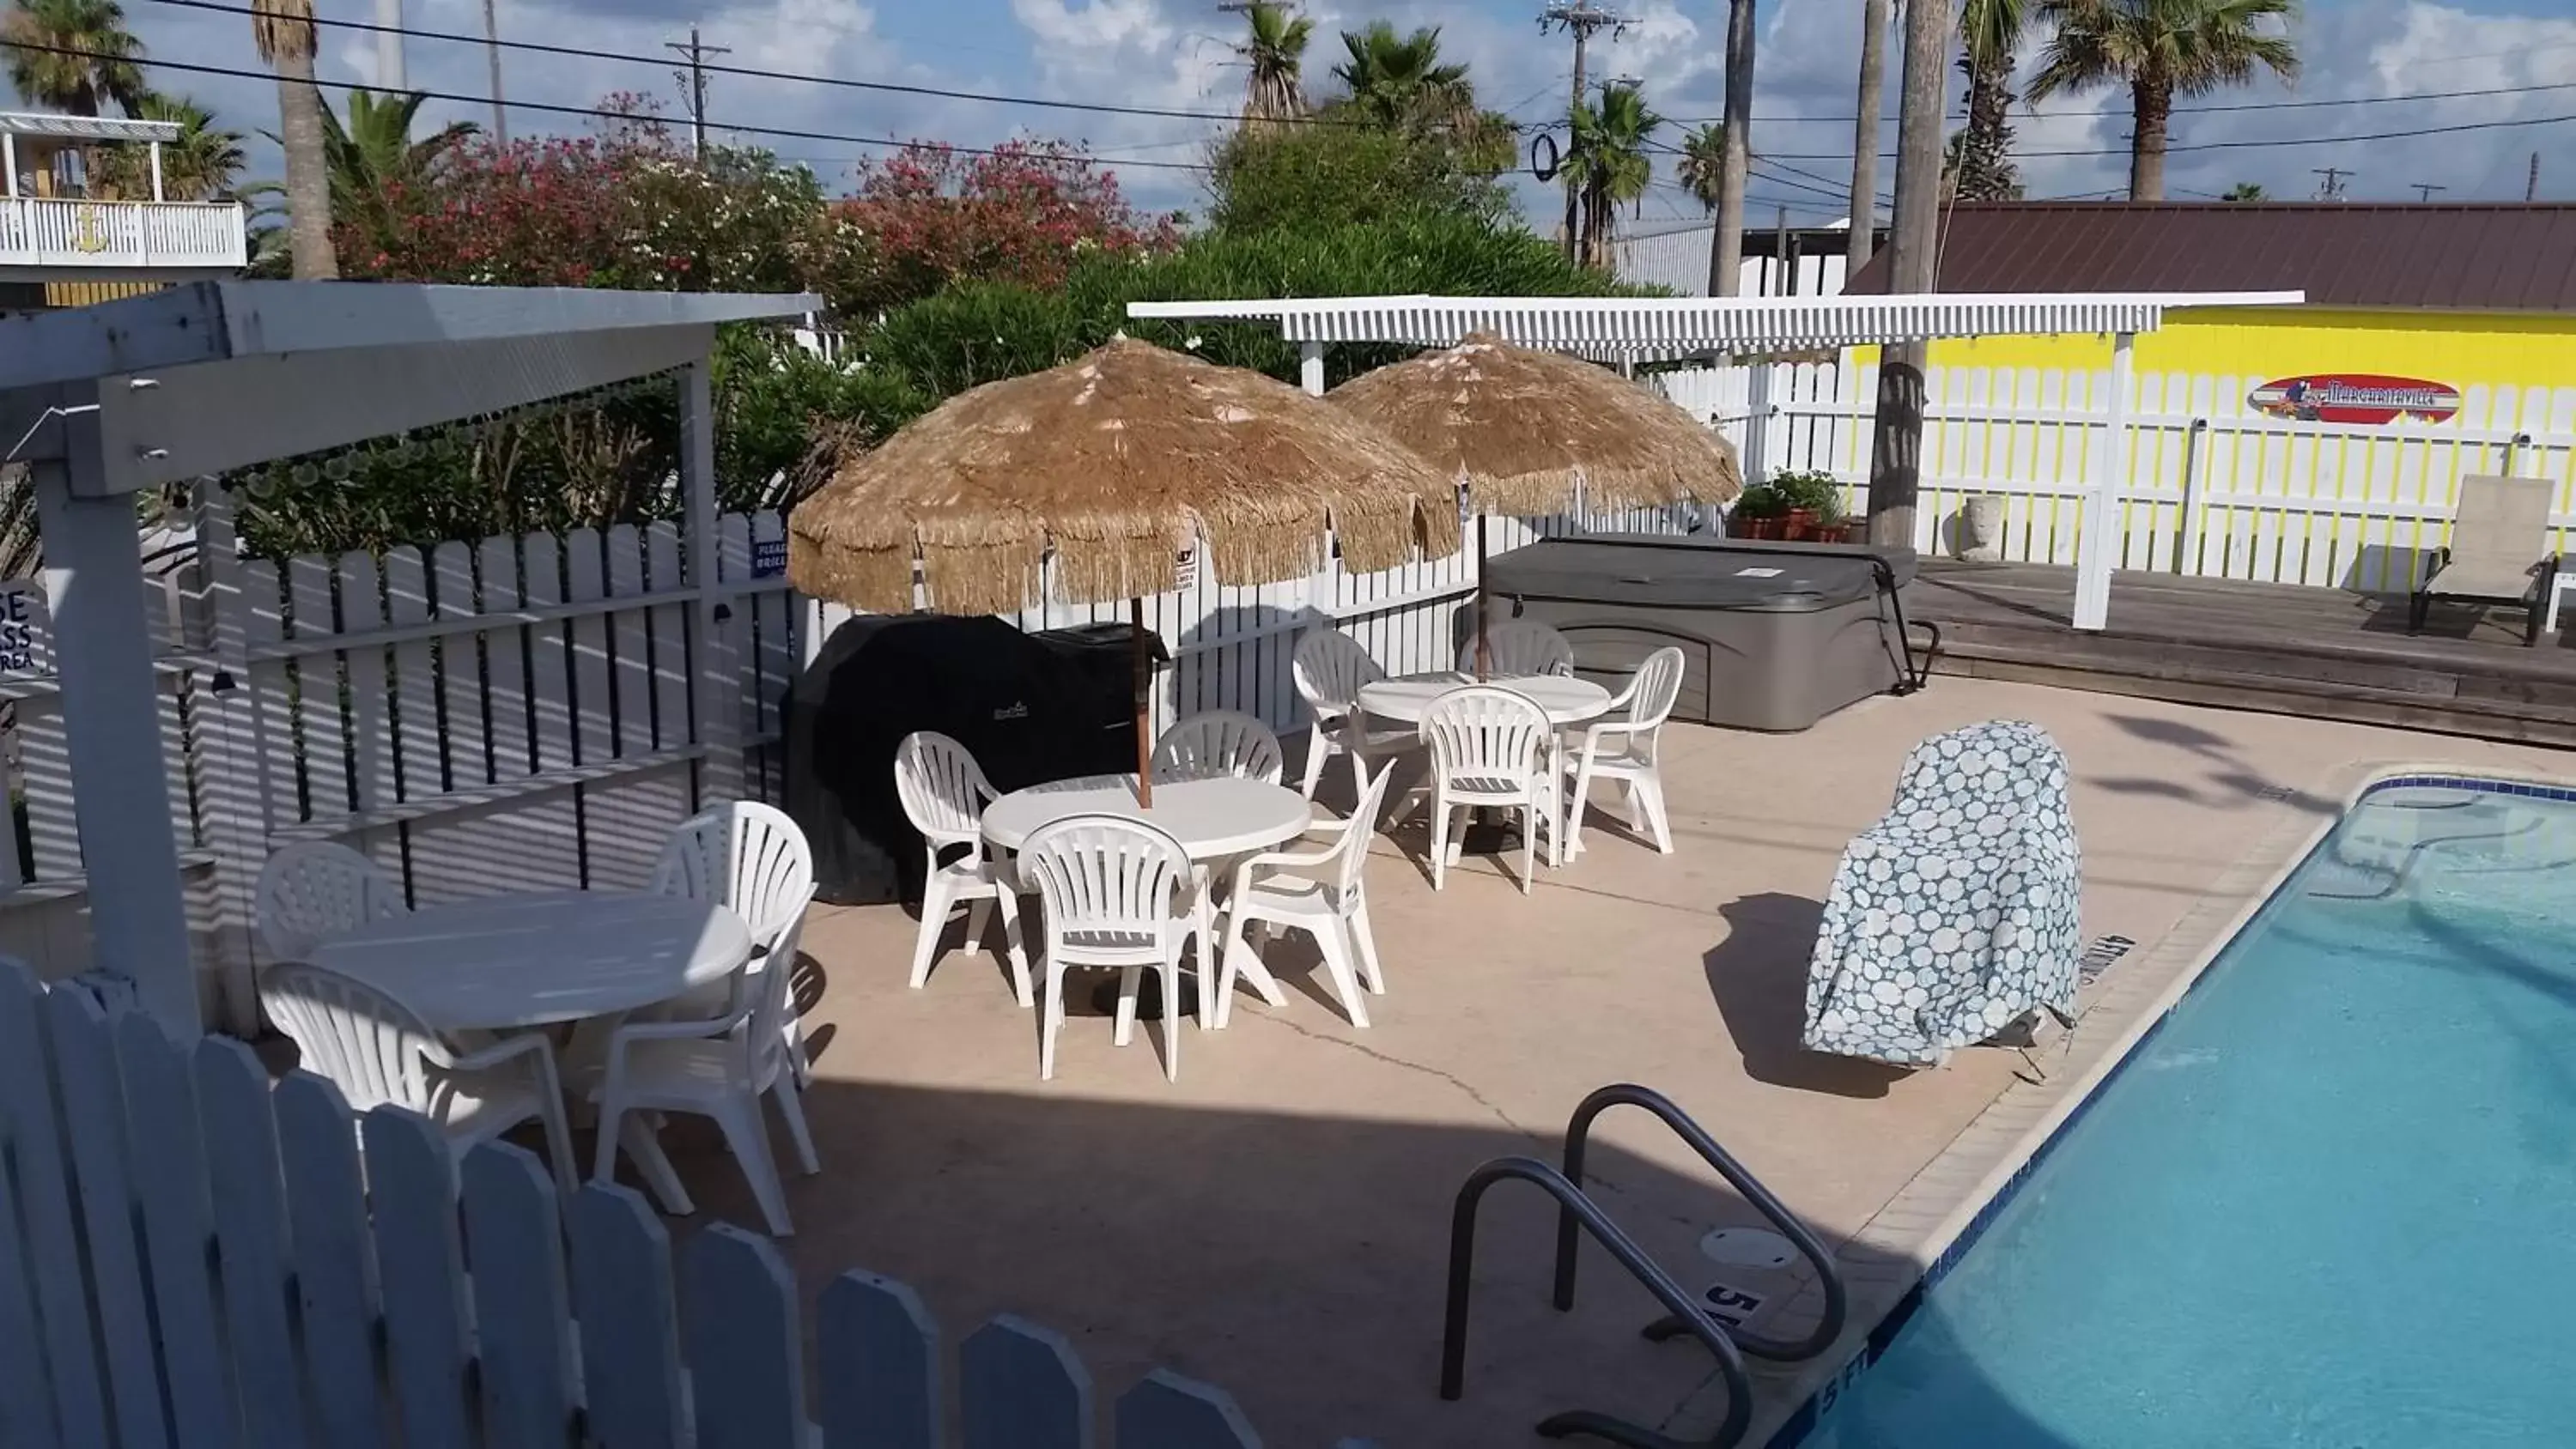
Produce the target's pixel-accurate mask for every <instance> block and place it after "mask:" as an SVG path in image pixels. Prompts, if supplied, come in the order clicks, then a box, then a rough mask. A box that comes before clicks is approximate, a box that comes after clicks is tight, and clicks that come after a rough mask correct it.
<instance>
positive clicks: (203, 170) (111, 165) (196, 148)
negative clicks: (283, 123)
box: [100, 94, 244, 201]
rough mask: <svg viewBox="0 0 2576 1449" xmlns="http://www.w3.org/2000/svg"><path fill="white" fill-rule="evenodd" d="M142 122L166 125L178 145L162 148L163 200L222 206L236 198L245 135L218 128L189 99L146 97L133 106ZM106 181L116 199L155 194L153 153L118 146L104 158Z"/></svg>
mask: <svg viewBox="0 0 2576 1449" xmlns="http://www.w3.org/2000/svg"><path fill="white" fill-rule="evenodd" d="M134 115H135V118H136V119H138V120H144V121H168V122H170V123H171V124H172V125H175V126H177V127H178V128H179V139H177V140H175V141H164V142H162V143H161V194H162V195H163V196H164V197H165V198H167V199H169V200H171V201H220V200H222V199H224V198H226V197H229V196H231V195H233V194H234V184H235V183H236V182H237V181H239V179H240V177H241V170H242V166H243V164H244V161H243V156H242V134H241V133H240V132H239V131H227V130H224V129H223V128H222V127H220V126H217V125H216V124H215V118H214V116H213V115H212V114H211V113H209V112H208V111H207V110H206V108H205V107H203V106H201V105H198V104H197V103H196V102H195V101H192V100H190V99H188V98H187V97H186V96H165V95H157V94H146V95H144V96H142V97H140V98H138V99H137V100H136V101H135V104H134ZM100 160H101V162H102V163H103V171H104V175H105V177H106V179H107V181H108V183H109V184H110V185H112V186H114V187H115V188H116V191H117V194H118V195H120V196H127V197H138V196H150V195H151V194H152V171H151V159H150V153H149V152H147V151H145V150H143V149H142V148H140V147H137V146H118V147H115V148H112V149H108V150H104V151H102V152H101V153H100Z"/></svg>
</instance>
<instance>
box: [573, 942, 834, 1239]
mask: <svg viewBox="0 0 2576 1449" xmlns="http://www.w3.org/2000/svg"><path fill="white" fill-rule="evenodd" d="M803 929H804V915H803V913H802V912H801V911H799V912H798V913H796V914H795V915H794V916H793V917H791V918H790V920H789V922H788V926H787V930H786V933H785V934H784V935H781V936H780V937H779V938H778V941H777V944H776V945H775V946H773V947H772V948H771V949H770V952H769V954H768V955H766V956H761V957H755V958H753V959H752V961H751V962H750V963H749V964H747V965H745V966H744V967H743V969H742V970H740V971H737V972H735V973H734V975H733V978H732V980H733V986H734V989H733V992H732V1001H731V1005H730V1007H729V1009H728V1010H727V1011H726V1012H725V1014H724V1015H723V1016H721V1017H718V1018H716V1019H715V1020H712V1021H638V1022H629V1023H627V1024H626V1025H624V1026H621V1027H619V1028H617V1029H616V1030H615V1031H613V1032H611V1033H609V1037H608V1055H607V1068H606V1071H605V1073H604V1074H603V1075H602V1077H601V1078H600V1082H599V1085H598V1086H597V1087H595V1088H593V1089H592V1091H591V1094H590V1099H591V1100H592V1101H594V1102H596V1103H598V1104H599V1148H598V1156H597V1159H596V1165H595V1166H594V1167H593V1169H592V1171H591V1176H592V1177H593V1178H594V1179H595V1180H597V1181H600V1182H608V1181H612V1180H614V1179H615V1177H616V1175H617V1150H618V1148H619V1147H621V1146H623V1147H624V1148H625V1149H626V1150H627V1153H628V1155H629V1156H632V1157H634V1158H635V1159H636V1166H637V1167H639V1168H641V1169H642V1170H643V1173H644V1178H645V1182H646V1183H647V1185H649V1186H650V1187H652V1189H653V1191H654V1194H655V1195H656V1196H658V1197H659V1198H661V1199H662V1205H663V1206H664V1207H665V1208H667V1209H669V1210H670V1211H672V1212H674V1213H682V1214H686V1213H692V1212H695V1211H697V1207H696V1204H694V1203H692V1202H691V1201H690V1200H689V1195H688V1192H687V1191H686V1190H685V1189H683V1188H682V1187H681V1186H680V1182H679V1177H678V1175H677V1174H675V1173H674V1172H672V1170H671V1163H670V1159H669V1158H667V1157H665V1156H664V1155H663V1153H662V1148H661V1144H660V1143H659V1142H657V1141H656V1140H655V1139H654V1135H653V1127H652V1118H651V1117H650V1115H649V1114H651V1113H655V1112H686V1113H689V1114H691V1115H694V1116H699V1117H710V1118H713V1119H714V1120H715V1124H716V1126H717V1127H718V1128H719V1129H721V1130H722V1131H723V1133H724V1139H725V1146H726V1147H727V1148H729V1149H730V1150H731V1151H732V1153H733V1156H734V1161H736V1162H738V1163H740V1164H742V1175H743V1178H744V1180H746V1181H747V1182H749V1183H750V1184H751V1195H752V1197H753V1199H754V1200H755V1201H757V1202H758V1203H759V1204H760V1216H761V1219H762V1221H763V1222H765V1223H766V1224H767V1225H768V1228H769V1232H770V1235H771V1236H773V1237H780V1238H783V1237H786V1236H788V1235H789V1234H791V1233H793V1232H794V1231H795V1229H794V1227H793V1226H792V1225H791V1224H790V1223H789V1222H788V1219H787V1193H786V1189H785V1188H783V1187H782V1186H781V1185H780V1184H779V1180H778V1162H777V1159H776V1158H775V1157H774V1156H772V1155H771V1153H770V1150H769V1124H768V1122H767V1120H766V1119H765V1118H763V1117H762V1115H761V1111H760V1102H761V1098H763V1097H770V1098H773V1099H775V1100H776V1101H777V1103H778V1115H779V1116H781V1117H784V1118H786V1119H787V1135H788V1137H789V1139H790V1140H792V1141H793V1142H794V1143H795V1146H796V1164H797V1166H798V1167H799V1168H801V1169H803V1170H804V1172H805V1175H806V1176H808V1177H811V1176H812V1175H814V1174H815V1173H817V1172H820V1171H822V1169H823V1165H822V1163H821V1162H820V1161H819V1160H817V1159H816V1157H815V1155H814V1137H813V1134H812V1133H811V1132H810V1131H808V1130H807V1129H806V1126H805V1106H804V1102H803V1099H802V1098H801V1097H799V1095H798V1094H797V1090H796V1072H795V1069H794V1067H793V1066H792V1065H791V1064H790V1063H789V1061H788V1047H787V1020H786V1019H787V1016H788V1014H789V1006H788V988H789V982H788V977H789V974H790V970H791V966H790V963H792V962H793V961H794V960H795V959H796V941H797V937H798V935H799V934H800V933H801V932H802V931H803Z"/></svg>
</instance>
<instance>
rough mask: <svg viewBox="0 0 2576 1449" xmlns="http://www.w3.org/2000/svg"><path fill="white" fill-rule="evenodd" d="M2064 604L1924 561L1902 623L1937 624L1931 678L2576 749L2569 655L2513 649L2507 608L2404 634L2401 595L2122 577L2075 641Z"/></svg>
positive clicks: (2011, 580)
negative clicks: (2014, 683) (2016, 683)
mask: <svg viewBox="0 0 2576 1449" xmlns="http://www.w3.org/2000/svg"><path fill="white" fill-rule="evenodd" d="M2074 599H2075V571H2074V570H2073V569H2071V568H2063V567H2057V566H2053V565H2047V564H1972V563H1957V562H1952V561H1949V560H1945V559H1943V560H1935V559H1927V560H1925V561H1924V563H1923V571H1922V574H1921V576H1920V577H1918V578H1917V579H1916V580H1915V582H1914V583H1913V584H1912V585H1911V586H1910V587H1908V588H1907V589H1906V591H1905V612H1906V617H1907V618H1908V619H1910V620H1920V621H1924V622H1928V623H1933V624H1938V625H1939V626H1940V629H1941V636H1942V637H1941V647H1940V650H1939V652H1938V654H1937V655H1936V657H1935V659H1934V661H1933V670H1934V672H1935V673H1942V674H1965V675H1976V676H1980V677H1984V678H1989V679H2016V680H2023V681H2027V682H2032V683H2039V684H2055V685H2062V686H2066V687H2069V688H2075V689H2089V690H2096V691H2100V692H2104V693H2112V694H2131V695H2141V696H2146V697H2149V698H2154V699H2169V700H2176V701H2180V702H2183V703H2188V704H2206V705H2218V706H2222V707H2226V708H2233V709H2251V710H2262V711H2266V712H2270V713H2275V714H2295V715H2307V716H2312V717H2315V718H2320V719H2339V720H2353V721H2358V722H2361V723H2366V724H2385V725H2399V726H2403V727H2406V728H2410V729H2424V730H2435V731H2440V732H2442V733H2446V734H2459V735H2471V736H2476V737H2478V738H2482V739H2496V740H2516V741H2528V742H2532V743H2538V744H2550V745H2567V746H2576V647H2571V646H2570V643H2569V641H2568V639H2567V637H2566V635H2565V634H2563V633H2562V634H2544V635H2542V636H2541V639H2540V643H2539V645H2538V646H2537V647H2535V648H2528V649H2526V648H2524V647H2523V644H2522V624H2523V615H2522V612H2521V611H2520V610H2516V609H2503V608H2499V609H2494V610H2487V611H2480V610H2479V609H2477V608H2475V607H2474V606H2469V605H2452V606H2448V607H2445V606H2441V605H2436V606H2435V608H2434V611H2433V617H2432V618H2431V619H2429V620H2428V621H2427V622H2426V626H2425V631H2424V633H2423V634H2422V635H2420V636H2410V635H2408V634H2407V632H2406V600H2405V599H2404V598H2402V597H2397V596H2378V597H2372V596H2366V595H2361V594H2352V593H2346V592H2343V591H2342V590H2339V589H2324V588H2307V587H2302V586H2300V585H2295V584H2258V583H2245V582H2240V581H2237V580H2232V579H2205V578H2181V577H2177V576H2174V575H2170V574H2156V573H2136V572H2123V573H2120V574H2117V575H2115V576H2114V577H2113V581H2112V584H2111V627H2110V628H2109V629H2107V630H2105V631H2102V632H2100V633H2078V632H2076V630H2075V629H2074V628H2073V627H2072V625H2071V624H2070V623H2069V622H2068V620H2069V618H2070V616H2071V614H2072V612H2073V608H2074Z"/></svg>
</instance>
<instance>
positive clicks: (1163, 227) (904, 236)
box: [832, 140, 1180, 317]
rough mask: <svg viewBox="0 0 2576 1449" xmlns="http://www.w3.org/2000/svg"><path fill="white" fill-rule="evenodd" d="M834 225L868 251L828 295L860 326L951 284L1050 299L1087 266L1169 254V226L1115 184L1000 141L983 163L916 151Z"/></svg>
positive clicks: (928, 149) (1175, 238)
mask: <svg viewBox="0 0 2576 1449" xmlns="http://www.w3.org/2000/svg"><path fill="white" fill-rule="evenodd" d="M832 212H833V215H834V216H835V217H836V218H837V219H839V220H840V221H841V222H843V223H844V224H846V225H848V226H850V227H853V228H855V229H856V230H857V231H858V232H860V233H861V234H863V235H864V236H866V238H867V239H868V249H867V261H868V262H869V263H870V264H872V265H871V269H870V270H869V272H868V274H867V275H865V276H861V277H853V278H852V279H850V281H851V286H850V290H849V291H848V292H846V293H841V294H835V295H834V296H833V299H832V300H833V303H834V305H835V308H836V309H837V310H839V311H840V312H841V313H842V314H843V315H845V316H854V317H870V316H874V315H876V314H878V313H880V312H883V311H884V310H886V309H888V308H891V307H896V306H901V305H902V304H904V303H907V302H913V301H918V300H920V299H921V298H924V297H928V296H930V295H932V294H933V293H936V292H938V291H939V290H940V289H942V288H944V287H948V286H951V285H954V284H957V283H960V282H1005V283H1012V284H1016V285H1019V286H1023V287H1033V288H1037V289H1040V290H1049V289H1053V288H1056V287H1060V286H1062V285H1063V284H1064V280H1065V278H1066V276H1067V275H1068V274H1069V273H1070V272H1071V271H1072V270H1073V268H1074V266H1075V265H1076V264H1078V263H1079V262H1081V261H1083V260H1084V259H1086V258H1092V257H1100V256H1109V257H1134V256H1145V255H1152V254H1156V253H1161V252H1168V251H1170V250H1171V249H1172V248H1173V247H1175V246H1177V245H1179V244H1180V227H1179V219H1178V218H1177V217H1174V216H1170V215H1158V216H1145V215H1142V214H1140V213H1138V212H1137V211H1136V209H1135V208H1134V207H1132V206H1130V205H1129V204H1128V203H1127V198H1126V196H1125V195H1124V194H1123V193H1122V192H1120V190H1119V189H1118V178H1117V177H1115V176H1113V175H1111V174H1110V173H1108V172H1106V171H1103V170H1101V169H1100V168H1099V166H1098V165H1097V164H1096V163H1095V162H1093V161H1092V159H1091V158H1090V157H1089V156H1088V155H1086V154H1085V153H1084V152H1083V151H1082V150H1081V149H1080V148H1079V147H1076V146H1073V145H1071V144H1069V143H1067V142H1063V141H1051V140H1019V141H1005V142H1003V143H1002V144H1001V145H999V146H996V147H994V148H993V152H992V154H990V155H969V154H966V153H963V152H960V151H957V150H955V149H953V148H950V147H947V146H941V145H935V144H932V143H928V142H915V143H914V144H912V145H909V146H906V147H904V148H903V149H902V150H901V151H898V152H896V153H895V154H894V155H892V156H890V157H887V158H886V159H884V160H883V161H878V162H873V163H870V164H868V165H867V166H865V167H863V168H862V169H861V171H860V175H859V185H858V189H857V192H856V193H855V194H854V195H852V196H851V197H850V198H849V199H848V200H846V201H841V202H837V203H835V204H834V205H833V207H832Z"/></svg>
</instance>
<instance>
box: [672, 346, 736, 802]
mask: <svg viewBox="0 0 2576 1449" xmlns="http://www.w3.org/2000/svg"><path fill="white" fill-rule="evenodd" d="M680 492H681V496H682V497H683V498H684V499H685V500H686V502H687V506H688V514H687V520H686V528H687V531H688V537H687V540H686V542H687V555H686V560H685V563H686V570H687V576H688V586H689V588H690V589H692V590H694V591H695V592H696V594H697V598H696V600H695V601H694V602H693V603H692V604H691V605H690V607H689V658H690V661H691V662H692V664H693V666H694V668H695V670H696V672H697V688H695V689H693V690H691V691H690V692H689V698H690V707H691V709H692V710H693V711H694V712H695V714H696V716H697V717H696V719H695V720H693V721H692V724H693V726H694V728H692V729H691V730H690V731H689V737H690V739H691V740H692V741H693V742H694V743H696V744H697V745H698V746H700V747H701V748H703V749H704V750H705V751H706V756H705V759H704V762H703V764H702V765H701V766H700V769H699V775H698V778H699V780H700V782H701V790H702V796H703V798H702V799H701V800H700V802H699V803H700V804H702V805H703V804H706V803H708V802H712V801H717V800H738V799H741V798H742V746H741V739H742V735H741V716H742V697H743V688H742V678H741V676H740V675H739V674H738V673H737V672H736V671H737V670H738V669H740V668H741V667H742V665H743V663H744V661H743V660H741V659H738V658H736V657H735V655H734V653H733V651H731V650H729V649H725V648H722V647H720V645H719V644H718V639H719V638H720V637H721V636H722V635H723V633H724V629H723V628H722V626H720V625H719V624H718V622H717V619H716V611H717V610H719V609H728V610H730V609H733V608H738V607H741V605H740V604H739V603H738V602H736V601H733V600H729V599H728V598H726V596H725V594H724V590H723V573H722V570H721V569H720V568H719V567H718V565H717V560H716V554H717V551H718V549H719V548H721V547H722V544H721V541H720V539H719V537H718V530H719V527H720V525H719V523H718V520H717V517H716V429H715V388H714V382H713V371H712V367H711V365H710V363H709V362H708V360H707V359H706V358H704V357H700V358H699V359H698V360H697V361H695V362H692V363H690V364H689V365H688V366H686V367H683V368H681V369H680Z"/></svg>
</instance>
